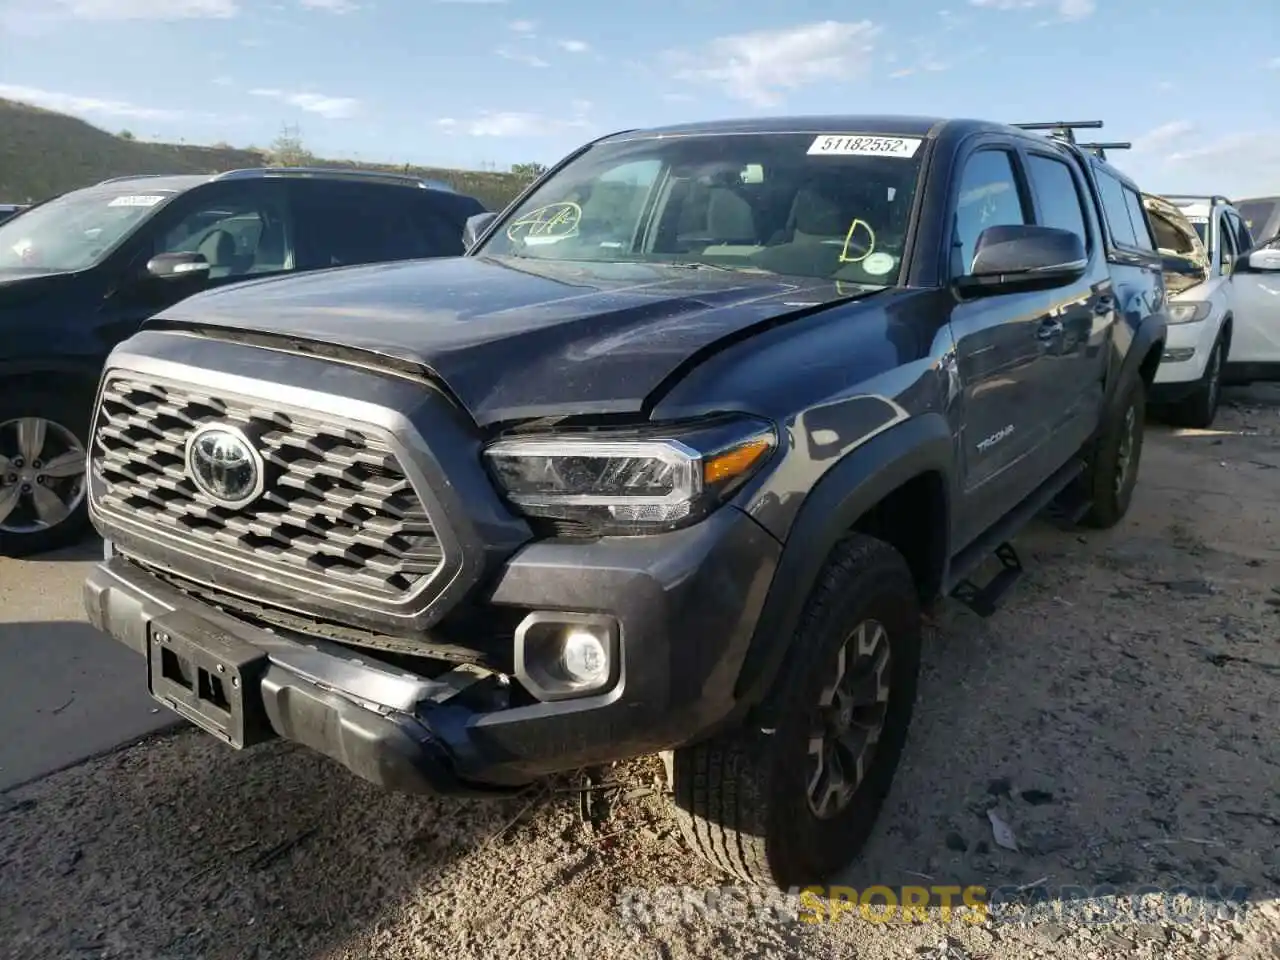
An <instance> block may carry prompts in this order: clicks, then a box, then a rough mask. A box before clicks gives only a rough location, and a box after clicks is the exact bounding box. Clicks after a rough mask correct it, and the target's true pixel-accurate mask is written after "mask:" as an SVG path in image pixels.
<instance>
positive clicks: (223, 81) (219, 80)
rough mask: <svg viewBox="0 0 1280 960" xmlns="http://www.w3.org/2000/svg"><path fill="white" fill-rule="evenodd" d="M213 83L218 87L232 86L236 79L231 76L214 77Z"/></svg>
mask: <svg viewBox="0 0 1280 960" xmlns="http://www.w3.org/2000/svg"><path fill="white" fill-rule="evenodd" d="M213 84H214V86H216V87H230V86H234V85H235V81H234V80H232V79H231V78H230V77H214V78H213Z"/></svg>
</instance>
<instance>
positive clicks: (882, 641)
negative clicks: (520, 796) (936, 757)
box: [674, 534, 921, 889]
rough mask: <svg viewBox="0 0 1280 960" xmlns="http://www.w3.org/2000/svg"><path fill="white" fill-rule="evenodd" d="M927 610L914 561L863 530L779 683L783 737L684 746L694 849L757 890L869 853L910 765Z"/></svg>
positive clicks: (835, 560)
mask: <svg viewBox="0 0 1280 960" xmlns="http://www.w3.org/2000/svg"><path fill="white" fill-rule="evenodd" d="M920 631H921V621H920V606H919V598H918V594H917V591H916V586H915V583H914V581H913V578H912V576H911V571H910V569H909V568H908V567H907V564H906V561H905V560H904V559H903V558H902V556H901V554H899V553H898V552H897V551H896V550H894V549H893V548H892V547H890V546H889V545H888V544H885V543H883V542H881V541H879V540H875V539H872V538H871V537H867V536H863V535H861V534H851V535H849V536H848V537H846V538H845V539H844V540H842V541H841V542H840V544H839V545H838V546H837V547H836V548H835V550H834V551H833V552H832V555H831V557H830V558H829V560H828V562H827V566H826V568H825V569H824V571H823V573H822V575H821V577H820V578H819V580H818V584H817V586H816V587H815V589H814V591H813V593H812V595H811V596H810V597H809V600H808V603H807V605H806V607H805V611H804V614H803V616H802V618H801V621H800V626H799V627H798V629H797V631H796V634H795V637H794V638H793V640H792V643H791V651H792V653H791V656H790V657H789V659H788V661H787V662H786V663H784V665H783V667H782V670H781V673H780V675H779V678H778V680H777V682H776V685H775V688H774V693H773V694H771V696H772V698H773V699H774V705H775V706H777V707H778V708H779V709H778V712H777V715H778V716H779V717H781V718H783V719H782V720H781V722H780V723H779V726H778V727H777V728H776V730H773V731H770V732H763V731H760V730H758V729H754V728H752V729H744V730H740V731H736V732H733V733H730V734H726V735H723V736H721V737H718V738H716V739H713V740H711V741H707V742H704V743H699V744H696V745H693V746H690V747H686V748H683V749H680V750H677V751H676V754H675V762H674V781H675V782H674V788H675V796H676V815H677V819H678V820H679V822H680V826H681V829H682V831H683V833H684V836H685V838H686V839H687V840H688V842H689V844H690V845H691V846H692V847H693V848H694V849H695V850H696V851H698V853H699V854H701V855H702V856H703V857H704V858H705V859H707V860H708V861H710V862H711V863H712V864H714V865H716V866H718V867H720V868H721V869H723V870H724V871H726V872H728V873H730V874H732V875H734V876H736V877H737V878H739V879H741V880H744V881H746V882H748V883H752V884H757V885H762V886H767V885H774V886H777V887H780V888H782V889H788V888H790V887H793V886H808V885H811V884H821V883H824V882H825V881H827V880H829V879H830V878H831V877H832V876H833V875H834V874H836V873H837V872H838V871H840V870H841V869H842V868H844V867H845V866H847V865H848V864H849V863H850V862H851V861H852V860H853V859H854V858H855V857H856V856H857V855H858V853H859V852H860V851H861V849H862V847H863V846H864V844H865V843H866V841H867V838H868V837H869V836H870V834H871V830H872V828H873V826H874V825H875V821H876V817H877V815H878V813H879V811H880V807H881V806H882V804H883V802H884V798H885V796H886V794H887V793H888V790H889V786H890V784H891V783H892V781H893V776H894V773H895V771H896V770H897V767H898V761H899V758H900V756H901V754H902V749H903V746H904V745H905V742H906V737H907V729H908V727H909V725H910V722H911V712H912V708H913V706H914V703H915V695H916V681H917V677H918V674H919V666H920Z"/></svg>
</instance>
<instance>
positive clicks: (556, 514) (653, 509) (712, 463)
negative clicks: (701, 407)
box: [484, 419, 777, 535]
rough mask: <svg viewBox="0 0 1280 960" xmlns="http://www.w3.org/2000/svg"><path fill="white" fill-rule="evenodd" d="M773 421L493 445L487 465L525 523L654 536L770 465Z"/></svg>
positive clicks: (692, 517)
mask: <svg viewBox="0 0 1280 960" xmlns="http://www.w3.org/2000/svg"><path fill="white" fill-rule="evenodd" d="M776 444H777V435H776V433H775V431H774V429H773V427H772V425H771V424H768V423H764V422H762V421H759V420H755V419H749V420H735V421H732V422H721V423H718V424H714V425H710V426H705V425H704V426H698V427H692V428H688V429H681V430H675V431H671V432H668V433H664V434H662V435H660V436H659V435H655V434H653V433H648V434H647V435H646V434H644V433H640V432H638V431H629V432H627V433H620V432H619V431H614V430H600V431H595V432H591V433H581V434H561V435H546V434H542V435H536V436H532V435H531V436H526V437H512V438H509V439H504V440H499V441H498V442H496V443H494V444H492V445H491V446H489V447H488V448H487V449H486V450H485V452H484V455H485V460H486V461H487V463H488V465H489V469H490V472H491V473H492V474H493V477H494V479H495V480H496V481H497V483H498V485H499V486H500V487H501V488H502V490H503V492H504V493H505V494H506V497H507V499H508V500H509V501H510V502H511V503H512V504H513V505H514V506H515V507H516V509H518V510H519V511H520V512H521V513H523V514H525V515H526V516H529V517H541V518H545V519H549V520H560V521H573V522H577V523H580V524H585V525H586V526H587V528H589V529H588V530H587V531H584V532H589V533H591V534H593V535H605V534H615V535H616V534H644V533H656V532H658V531H661V530H671V529H675V528H676V527H682V526H687V525H688V524H690V523H694V522H696V521H697V520H699V519H701V518H702V517H704V516H705V515H706V514H707V513H709V512H710V511H711V510H714V509H715V508H716V507H717V506H719V504H720V503H722V502H723V501H724V498H725V497H727V496H728V495H729V494H730V493H732V492H733V491H734V490H736V489H738V488H739V487H741V486H742V484H743V483H745V482H746V481H747V479H748V478H750V477H751V476H752V475H753V474H755V473H756V471H757V470H759V469H760V467H761V466H763V465H764V463H765V461H766V460H768V457H769V454H770V453H771V452H772V451H773V449H774V447H775V446H776Z"/></svg>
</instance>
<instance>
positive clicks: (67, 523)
mask: <svg viewBox="0 0 1280 960" xmlns="http://www.w3.org/2000/svg"><path fill="white" fill-rule="evenodd" d="M90 405H91V401H90V399H89V398H88V397H86V396H85V395H84V393H83V391H80V390H76V389H72V390H69V391H67V392H54V391H52V390H49V389H32V388H30V387H29V386H27V385H26V384H22V385H18V384H14V383H0V556H7V557H25V556H31V555H33V554H37V553H44V552H46V551H48V550H55V549H57V548H59V547H65V546H70V545H71V544H73V543H76V542H78V541H79V540H80V539H81V538H82V537H83V536H84V533H85V530H86V529H87V527H88V524H89V513H88V508H87V505H86V503H85V479H86V478H85V443H86V441H87V437H88V433H89V417H90V410H89V407H90Z"/></svg>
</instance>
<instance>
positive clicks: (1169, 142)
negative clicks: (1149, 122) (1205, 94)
mask: <svg viewBox="0 0 1280 960" xmlns="http://www.w3.org/2000/svg"><path fill="white" fill-rule="evenodd" d="M1195 129H1196V128H1195V124H1193V123H1192V122H1191V121H1190V120H1172V121H1170V122H1169V123H1162V124H1161V125H1160V126H1158V127H1156V128H1154V129H1152V130H1148V131H1147V132H1146V133H1144V134H1142V136H1140V137H1136V138H1135V139H1134V140H1133V149H1134V150H1139V151H1147V152H1152V153H1154V152H1157V151H1160V150H1166V149H1168V148H1169V147H1171V146H1173V145H1174V144H1175V143H1179V142H1184V141H1185V140H1186V139H1187V137H1188V136H1190V135H1191V134H1192V133H1194V132H1195Z"/></svg>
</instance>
